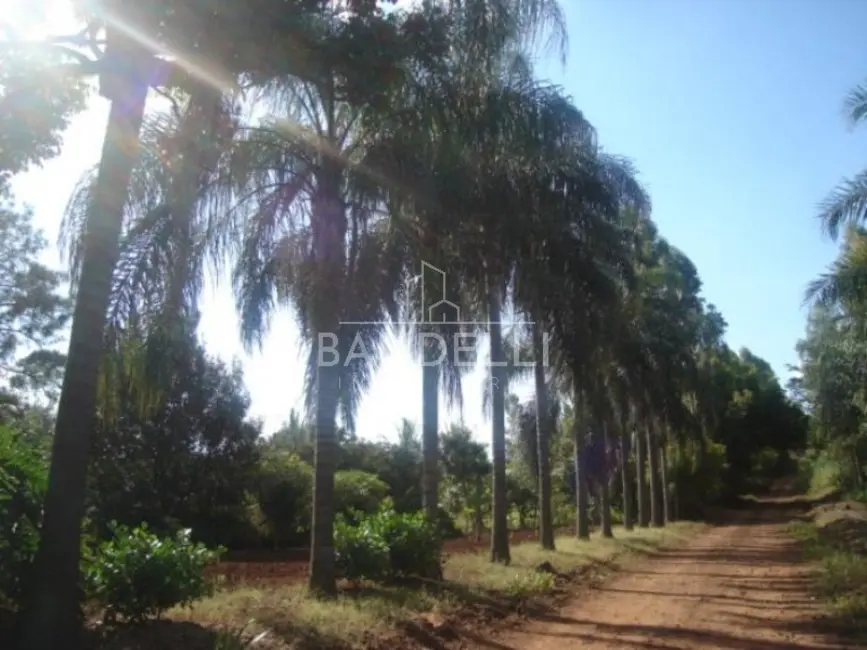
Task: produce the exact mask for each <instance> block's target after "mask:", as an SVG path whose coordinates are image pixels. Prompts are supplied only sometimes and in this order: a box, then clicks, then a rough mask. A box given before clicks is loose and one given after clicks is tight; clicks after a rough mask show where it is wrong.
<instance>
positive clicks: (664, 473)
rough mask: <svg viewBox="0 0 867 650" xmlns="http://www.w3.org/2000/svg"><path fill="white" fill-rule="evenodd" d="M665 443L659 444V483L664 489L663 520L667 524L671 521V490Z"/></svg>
mask: <svg viewBox="0 0 867 650" xmlns="http://www.w3.org/2000/svg"><path fill="white" fill-rule="evenodd" d="M666 447H667V445H666V444H665V441H664V440H663V441H661V442H660V444H659V483H660V487H661V488H662V520H663V521H664V522H665V523H668V522H670V521H672V519H671V490H670V489H669V485H668V451H667V449H666Z"/></svg>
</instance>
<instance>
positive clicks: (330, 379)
mask: <svg viewBox="0 0 867 650" xmlns="http://www.w3.org/2000/svg"><path fill="white" fill-rule="evenodd" d="M316 390H317V394H316V443H315V449H314V457H313V458H314V460H313V467H314V477H313V523H312V526H311V530H312V536H311V539H310V575H309V576H308V586H309V588H310V590H311V591H312V592H314V593H316V594H319V595H323V596H331V595H334V594H335V593H337V576H336V572H335V557H334V472H335V470H336V468H337V452H338V442H337V401H338V395H339V392H340V368H339V366H338V365H326V364H324V363H320V364H319V366H318V369H317V387H316Z"/></svg>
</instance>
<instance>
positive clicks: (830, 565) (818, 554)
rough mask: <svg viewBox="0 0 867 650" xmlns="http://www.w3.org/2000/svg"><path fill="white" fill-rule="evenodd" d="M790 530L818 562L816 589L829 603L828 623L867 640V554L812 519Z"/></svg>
mask: <svg viewBox="0 0 867 650" xmlns="http://www.w3.org/2000/svg"><path fill="white" fill-rule="evenodd" d="M789 532H790V534H791V535H792V537H794V538H795V539H796V540H797V541H798V542H799V543H800V545H801V548H802V550H803V553H804V557H805V559H807V560H810V561H812V562H814V563H815V566H816V591H817V592H818V595H819V596H821V598H822V599H823V600H824V602H825V604H826V607H827V614H826V621H825V622H826V623H827V624H829V626H830V627H831V628H832V629H833V630H834V631H836V632H838V633H840V634H844V635H846V636H850V637H854V638H857V639H859V640H862V641H863V640H867V556H865V555H863V554H861V553H858V552H855V551H853V550H851V549H848V548H845V546H844V545H841V544H840V543H839V542H837V541H835V540H834V539H831V538H829V537H828V536H827V535H824V534H823V533H822V531H821V530H820V528H819V527H818V526H816V524H814V523H812V522H797V523H793V524H791V525H790V527H789Z"/></svg>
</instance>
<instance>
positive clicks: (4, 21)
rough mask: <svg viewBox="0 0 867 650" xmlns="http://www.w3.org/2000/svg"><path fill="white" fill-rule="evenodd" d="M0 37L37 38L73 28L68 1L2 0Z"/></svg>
mask: <svg viewBox="0 0 867 650" xmlns="http://www.w3.org/2000/svg"><path fill="white" fill-rule="evenodd" d="M2 4H3V11H2V15H0V40H5V39H24V40H35V39H42V38H45V37H47V36H51V35H57V34H64V33H68V32H69V31H70V30H73V29H74V26H75V19H74V18H73V13H72V6H71V3H70V2H69V0H2Z"/></svg>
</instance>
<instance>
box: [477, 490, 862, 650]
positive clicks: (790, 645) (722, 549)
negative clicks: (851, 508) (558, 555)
mask: <svg viewBox="0 0 867 650" xmlns="http://www.w3.org/2000/svg"><path fill="white" fill-rule="evenodd" d="M790 515H791V512H789V513H785V512H781V511H780V510H779V508H774V507H772V506H768V505H765V506H764V507H763V508H762V509H760V510H753V511H747V512H744V513H740V515H739V520H738V521H737V523H733V524H729V525H725V526H718V527H715V528H712V529H710V530H709V531H707V532H705V533H703V534H701V535H700V536H698V537H697V538H695V539H693V540H691V541H690V542H689V543H688V544H687V545H685V546H683V547H681V548H679V549H676V550H671V551H666V552H661V553H659V554H658V556H657V557H655V558H650V559H647V560H645V561H641V562H640V563H636V564H635V565H632V566H630V567H627V568H626V569H624V570H623V571H622V572H620V573H619V574H617V575H616V576H615V577H613V578H612V579H610V580H609V581H608V582H607V583H605V584H603V585H602V586H600V587H597V588H595V589H593V590H588V591H585V592H583V593H580V594H577V595H576V596H575V597H574V599H573V600H572V601H571V602H569V603H568V604H567V605H566V606H565V608H564V609H562V610H561V611H560V612H559V614H556V615H550V616H546V617H544V618H541V619H537V620H535V621H533V622H531V623H529V624H528V625H527V626H526V627H524V628H523V629H520V630H517V631H515V630H513V631H510V632H508V633H507V634H506V635H504V636H502V637H500V638H496V639H495V640H487V639H485V640H483V639H476V640H475V642H476V643H475V645H477V647H478V648H488V649H489V648H495V649H497V650H567V649H568V650H571V649H573V648H576V649H577V648H581V650H636V649H651V648H652V649H655V650H711V649H718V650H828V649H831V648H834V649H835V650H836V649H839V650H844V649H845V650H854V648H855V647H856V646H855V645H853V644H852V643H851V642H849V643H841V642H835V641H833V640H831V639H830V638H825V637H823V636H822V635H821V634H820V633H819V632H818V628H817V622H816V620H815V616H816V615H817V614H819V611H820V610H819V605H818V603H817V602H816V601H815V600H813V599H812V598H811V597H810V595H809V589H810V576H809V569H808V567H806V566H804V564H803V563H801V562H800V561H799V559H798V553H797V549H796V548H795V545H794V543H793V542H792V541H791V540H790V539H789V538H788V537H787V535H786V534H785V528H784V527H785V522H786V521H788V520H789V518H790Z"/></svg>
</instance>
